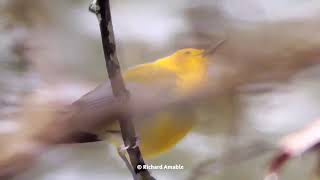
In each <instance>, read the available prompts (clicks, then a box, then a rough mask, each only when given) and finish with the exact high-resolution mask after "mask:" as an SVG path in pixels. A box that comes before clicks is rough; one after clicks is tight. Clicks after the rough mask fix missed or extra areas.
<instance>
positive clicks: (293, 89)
mask: <svg viewBox="0 0 320 180" xmlns="http://www.w3.org/2000/svg"><path fill="white" fill-rule="evenodd" d="M89 3H90V2H89V0H68V1H65V0H56V1H49V0H28V1H24V0H0V77H1V78H0V119H1V122H0V123H1V124H2V125H0V126H1V127H0V130H1V132H5V131H11V130H12V129H14V128H15V125H14V124H13V123H11V121H12V120H14V118H15V114H16V113H18V112H19V111H20V110H21V106H20V105H21V103H22V100H23V99H24V98H25V97H27V96H28V95H29V94H31V93H32V92H34V91H36V90H37V89H40V88H42V87H44V86H46V85H57V87H59V88H60V89H59V90H57V93H62V94H64V95H66V94H67V96H69V97H70V98H72V99H74V100H76V99H77V98H79V97H81V96H82V95H83V94H85V93H86V92H88V91H89V90H91V89H93V88H94V87H95V86H97V85H98V84H99V83H100V82H102V81H104V80H105V79H106V77H107V76H106V68H105V64H104V63H105V62H104V60H103V53H102V47H101V41H100V32H99V26H98V21H97V19H96V17H95V15H94V14H92V13H90V12H89V11H88V5H89ZM111 6H112V16H113V24H114V31H115V36H116V41H117V49H118V56H119V60H120V62H121V66H122V69H123V70H124V71H125V69H127V68H129V67H132V66H134V65H137V64H141V63H145V62H151V61H154V60H156V59H158V58H160V57H164V56H167V55H170V54H171V53H173V52H175V51H176V50H178V49H181V48H186V47H193V48H207V47H210V45H212V44H214V43H215V42H217V41H219V40H221V39H226V40H227V43H226V45H224V46H223V47H222V48H221V51H218V52H217V54H218V55H217V56H218V57H222V58H223V59H225V60H226V61H227V62H228V60H229V59H233V60H235V59H236V60H237V61H234V62H236V63H238V62H239V64H240V63H241V62H243V61H244V62H246V63H248V64H251V65H252V64H253V66H252V68H254V67H255V66H254V65H255V64H256V62H265V63H266V64H268V62H270V63H271V64H273V65H275V66H278V65H279V66H286V64H285V63H284V64H282V63H281V62H284V61H285V60H287V59H290V58H292V59H294V58H301V57H304V58H305V61H315V60H317V58H318V54H317V53H315V52H317V51H313V50H319V48H320V36H319V35H320V34H319V28H320V24H319V21H318V19H319V17H320V2H319V1H317V0H269V1H266V0H247V1H237V0H202V1H195V0H176V1H169V0H162V1H147V0H139V1H138V0H137V1H130V0H121V1H120V0H118V1H116V0H112V1H111ZM309 49H311V50H312V51H311V50H310V51H307V50H309ZM304 52H311V55H305V56H299V57H298V56H296V54H299V53H304ZM319 52H320V51H319ZM242 60H243V61H242ZM269 60H270V61H269ZM271 60H272V61H271ZM266 64H264V66H262V67H263V68H268V67H269V66H266ZM290 67H291V66H290ZM253 71H254V70H253ZM282 71H283V68H282ZM288 71H290V68H289V66H288ZM248 73H249V74H250V72H248ZM273 73H274V72H273V71H269V73H268V71H267V73H266V74H267V75H268V76H269V75H270V76H272V75H273ZM319 81H320V67H319V66H318V67H317V66H313V67H311V68H306V69H304V70H303V71H299V72H298V73H295V74H294V75H293V76H290V79H289V80H286V81H285V82H281V83H278V82H274V81H270V82H269V81H268V82H266V83H263V84H259V85H257V87H256V86H254V87H253V88H252V87H249V88H248V89H249V90H247V91H246V93H237V94H231V95H230V94H229V95H226V96H221V97H219V98H217V99H216V100H215V102H214V103H213V104H212V105H211V106H210V107H212V108H199V110H198V114H199V116H200V117H201V121H202V122H204V123H201V124H202V125H201V124H200V125H199V127H196V128H195V130H194V131H193V132H192V133H191V134H189V135H188V136H187V137H186V138H185V139H184V140H183V141H182V142H181V143H179V144H178V145H177V147H176V148H175V149H174V150H172V151H170V152H169V153H168V154H165V155H163V156H161V157H160V158H157V159H153V160H147V164H153V165H159V164H168V165H175V164H181V165H183V166H184V169H183V170H153V171H152V174H153V175H154V176H155V177H157V178H158V179H187V178H189V177H190V176H192V175H193V174H194V173H195V172H194V169H195V168H196V167H197V166H198V165H199V163H201V162H203V161H206V160H209V159H213V160H214V162H216V163H214V166H212V167H211V166H210V168H209V169H206V170H205V169H204V170H203V172H202V173H201V174H202V175H201V176H198V177H197V179H217V180H218V179H219V180H230V179H248V180H251V179H252V180H253V179H255V180H256V179H263V175H264V174H265V172H266V168H267V167H268V163H269V161H270V157H271V156H272V155H273V153H274V151H273V150H272V149H273V147H274V146H275V145H276V144H277V140H278V139H279V138H280V137H282V136H283V135H285V134H288V133H290V132H293V131H295V130H297V129H299V128H302V127H304V126H305V125H306V124H307V123H309V122H311V121H312V120H314V119H316V118H317V117H320V108H319V107H320V83H319ZM250 89H251V90H250ZM252 89H253V90H252ZM203 124H204V125H203ZM256 142H259V144H260V142H263V144H267V145H268V147H267V148H266V149H271V150H268V151H266V152H265V153H263V154H259V153H258V154H259V155H257V156H256V157H250V158H245V157H246V152H251V151H252V150H254V149H255V148H256V149H258V148H259V146H258V145H257V146H255V145H254V144H255V143H256ZM264 146H265V145H264ZM263 149H265V148H263ZM258 152H259V150H258ZM231 155H232V156H231ZM237 155H238V156H239V157H236V159H238V158H240V160H234V161H233V160H232V158H235V157H233V156H237ZM242 156H243V157H242ZM228 159H231V161H230V160H229V161H230V162H229V161H228ZM225 160H227V161H228V162H229V163H223V162H225ZM220 161H221V162H220ZM219 163H220V164H219ZM315 163H316V156H315V155H314V154H310V155H306V156H303V157H302V158H300V159H295V160H293V161H291V162H290V163H289V165H288V166H287V167H285V170H284V172H283V174H282V177H283V179H290V180H301V179H309V178H310V177H311V176H312V174H313V173H314V172H313V168H314V165H315ZM220 165H221V166H220ZM130 178H131V176H130V174H129V171H128V170H127V169H126V167H125V165H124V163H123V162H122V161H121V159H120V158H119V157H118V155H117V152H116V149H115V148H114V147H113V146H110V145H109V144H108V143H106V142H102V143H93V144H81V145H70V146H63V147H58V148H56V149H53V150H51V151H50V152H49V153H46V154H45V155H42V156H41V158H40V160H39V163H38V164H37V165H36V166H35V167H32V168H31V169H30V170H28V171H27V172H25V173H24V174H22V175H20V176H19V177H16V178H15V180H57V179H59V180H82V179H83V180H85V179H94V180H103V179H130Z"/></svg>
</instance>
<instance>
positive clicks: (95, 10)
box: [89, 0, 101, 22]
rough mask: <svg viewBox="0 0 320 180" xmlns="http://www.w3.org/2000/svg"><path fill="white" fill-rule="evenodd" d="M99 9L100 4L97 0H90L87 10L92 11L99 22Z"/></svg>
mask: <svg viewBox="0 0 320 180" xmlns="http://www.w3.org/2000/svg"><path fill="white" fill-rule="evenodd" d="M100 10H101V8H100V6H99V4H98V0H92V1H91V3H90V5H89V11H90V12H92V13H94V14H95V15H96V16H97V18H98V20H99V22H100V21H101V12H100Z"/></svg>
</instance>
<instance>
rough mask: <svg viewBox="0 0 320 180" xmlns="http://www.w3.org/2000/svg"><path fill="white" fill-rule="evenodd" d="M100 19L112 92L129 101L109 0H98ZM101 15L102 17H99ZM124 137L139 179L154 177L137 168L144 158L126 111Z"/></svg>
mask: <svg viewBox="0 0 320 180" xmlns="http://www.w3.org/2000/svg"><path fill="white" fill-rule="evenodd" d="M97 5H98V6H97V7H98V9H99V10H98V12H97V13H98V14H97V16H98V20H99V21H100V31H101V37H102V44H103V51H104V56H105V62H106V66H107V71H108V75H109V79H110V82H111V88H112V92H113V94H114V95H115V97H116V98H117V99H118V100H119V101H123V100H124V101H128V98H129V91H128V90H127V88H126V86H125V83H124V81H123V77H122V74H121V69H120V64H119V61H118V58H117V54H116V44H115V37H114V33H113V25H112V18H111V9H110V2H109V0H98V1H97ZM99 17H100V18H99ZM119 123H120V128H121V133H122V138H123V141H124V145H125V147H127V152H128V154H129V157H130V161H131V165H132V167H133V168H134V170H135V173H136V174H137V175H138V177H139V179H141V178H142V179H153V178H152V177H151V175H150V173H149V172H148V170H144V169H142V170H141V169H137V166H138V165H140V166H141V165H142V166H143V165H144V164H145V163H144V160H143V157H142V154H141V151H140V148H139V146H138V145H137V137H136V132H135V127H134V124H133V123H132V121H131V116H130V114H128V113H126V114H123V115H122V116H121V118H120V119H119Z"/></svg>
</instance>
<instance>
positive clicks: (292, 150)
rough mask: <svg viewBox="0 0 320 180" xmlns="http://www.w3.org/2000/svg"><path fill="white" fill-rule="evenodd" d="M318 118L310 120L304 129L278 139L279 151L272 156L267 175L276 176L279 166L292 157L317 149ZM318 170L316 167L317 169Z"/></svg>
mask: <svg viewBox="0 0 320 180" xmlns="http://www.w3.org/2000/svg"><path fill="white" fill-rule="evenodd" d="M319 145H320V120H316V121H314V122H312V123H311V124H310V125H309V126H307V127H305V128H304V129H302V130H300V131H297V132H294V133H292V134H289V135H287V136H285V137H284V138H283V139H282V140H281V141H280V152H279V153H278V154H277V155H276V156H275V157H274V158H273V160H272V161H271V163H270V167H269V174H268V175H267V176H266V178H265V179H268V177H277V176H278V174H279V172H280V170H281V168H283V167H284V165H285V164H286V163H287V162H288V161H289V160H290V159H292V158H295V157H299V156H301V155H303V154H305V153H308V152H311V151H315V150H319ZM317 170H318V169H317Z"/></svg>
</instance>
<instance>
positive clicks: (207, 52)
mask: <svg viewBox="0 0 320 180" xmlns="http://www.w3.org/2000/svg"><path fill="white" fill-rule="evenodd" d="M225 42H226V40H225V39H223V40H220V41H219V42H218V43H216V44H214V45H213V46H210V47H209V48H208V49H206V50H205V51H204V53H203V54H204V56H208V55H212V54H214V53H215V52H216V51H217V50H218V49H219V48H220V47H221V46H222V45H223V44H224V43H225Z"/></svg>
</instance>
